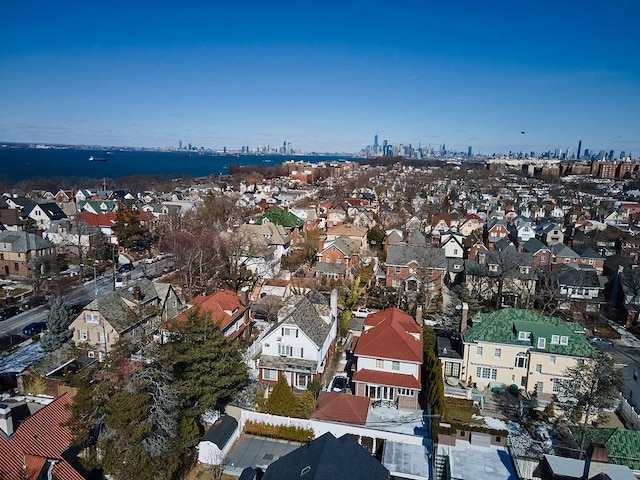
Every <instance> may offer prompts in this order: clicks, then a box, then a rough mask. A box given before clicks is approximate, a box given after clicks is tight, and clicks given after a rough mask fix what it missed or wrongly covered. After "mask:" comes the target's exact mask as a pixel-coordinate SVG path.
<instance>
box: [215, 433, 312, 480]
mask: <svg viewBox="0 0 640 480" xmlns="http://www.w3.org/2000/svg"><path fill="white" fill-rule="evenodd" d="M300 445H301V444H300V443H298V442H289V441H286V440H275V439H272V438H263V437H255V436H253V435H241V436H240V438H239V439H238V442H237V443H236V445H235V446H234V447H233V449H232V450H231V452H230V453H229V456H228V461H227V464H226V466H225V468H224V473H227V474H229V475H234V476H236V477H239V476H240V474H241V473H242V470H244V469H245V468H246V467H254V468H255V467H260V468H262V470H263V471H264V470H266V469H267V467H268V466H269V465H270V464H271V463H273V462H275V461H276V460H278V459H279V458H280V457H283V456H284V455H286V454H287V453H289V452H292V451H293V450H295V449H296V448H298V447H300Z"/></svg>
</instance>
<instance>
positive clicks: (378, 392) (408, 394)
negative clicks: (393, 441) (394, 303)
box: [352, 307, 422, 409]
mask: <svg viewBox="0 0 640 480" xmlns="http://www.w3.org/2000/svg"><path fill="white" fill-rule="evenodd" d="M362 328H363V330H362V332H361V333H360V336H359V337H357V339H356V343H355V347H354V350H353V354H354V356H355V357H356V371H355V373H354V375H353V378H352V383H353V385H354V386H355V394H356V395H361V396H365V397H369V398H370V399H371V401H372V402H384V403H389V404H393V405H396V406H397V407H399V408H409V409H419V408H420V405H419V404H418V395H419V393H420V388H421V383H420V382H421V380H420V367H421V365H422V325H418V323H417V322H416V321H415V319H414V318H413V317H412V316H411V315H409V314H407V313H405V312H403V311H402V310H400V309H398V308H395V307H392V308H387V309H386V310H382V311H381V312H377V313H373V314H370V315H369V316H368V317H367V318H366V319H365V321H364V324H363V327H362Z"/></svg>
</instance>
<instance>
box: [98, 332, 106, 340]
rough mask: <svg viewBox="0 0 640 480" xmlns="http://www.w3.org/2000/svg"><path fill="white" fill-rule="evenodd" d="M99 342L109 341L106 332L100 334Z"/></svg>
mask: <svg viewBox="0 0 640 480" xmlns="http://www.w3.org/2000/svg"><path fill="white" fill-rule="evenodd" d="M98 341H99V342H100V343H104V342H106V341H107V340H106V336H105V334H104V332H98Z"/></svg>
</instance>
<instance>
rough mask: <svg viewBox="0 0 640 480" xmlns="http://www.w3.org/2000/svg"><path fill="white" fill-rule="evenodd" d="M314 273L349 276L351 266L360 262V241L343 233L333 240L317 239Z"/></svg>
mask: <svg viewBox="0 0 640 480" xmlns="http://www.w3.org/2000/svg"><path fill="white" fill-rule="evenodd" d="M317 257H318V262H317V263H316V265H315V267H314V269H315V272H316V275H318V276H323V277H328V278H351V277H352V270H351V269H352V268H353V267H355V266H356V265H358V263H359V262H360V242H359V241H358V240H354V239H352V238H349V237H347V236H346V235H343V236H341V237H338V238H336V239H335V240H331V241H325V240H324V239H323V238H320V240H319V241H318V255H317Z"/></svg>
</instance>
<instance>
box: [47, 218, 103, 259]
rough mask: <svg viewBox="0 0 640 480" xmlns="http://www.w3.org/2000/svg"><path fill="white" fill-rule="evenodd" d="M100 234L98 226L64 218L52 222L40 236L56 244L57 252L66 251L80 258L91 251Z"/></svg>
mask: <svg viewBox="0 0 640 480" xmlns="http://www.w3.org/2000/svg"><path fill="white" fill-rule="evenodd" d="M100 234H101V231H100V229H99V228H98V227H92V226H91V225H88V224H86V223H84V222H73V221H71V220H68V219H65V220H56V221H55V222H53V223H52V224H51V226H50V227H49V228H48V229H47V230H45V231H44V232H43V233H42V236H43V238H46V239H47V240H49V241H50V242H51V243H53V244H55V245H56V247H57V250H58V253H63V252H68V253H71V254H72V255H76V256H79V257H80V258H82V257H84V256H86V255H87V254H89V253H90V252H91V250H92V248H93V246H94V245H95V244H96V243H97V239H98V238H99V236H100Z"/></svg>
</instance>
